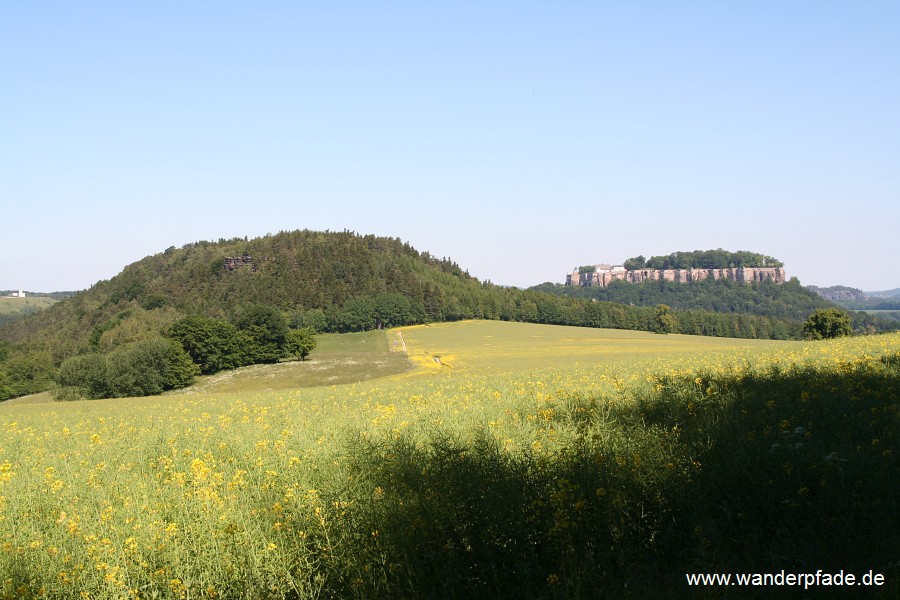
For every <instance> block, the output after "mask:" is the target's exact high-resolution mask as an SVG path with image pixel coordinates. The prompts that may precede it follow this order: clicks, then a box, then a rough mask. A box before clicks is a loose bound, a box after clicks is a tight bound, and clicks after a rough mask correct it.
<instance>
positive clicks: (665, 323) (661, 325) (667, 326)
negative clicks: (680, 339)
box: [653, 304, 678, 333]
mask: <svg viewBox="0 0 900 600" xmlns="http://www.w3.org/2000/svg"><path fill="white" fill-rule="evenodd" d="M653 330H654V331H655V332H656V333H675V332H676V331H678V318H677V317H676V316H675V315H674V314H672V308H671V307H670V306H668V305H666V304H658V305H657V306H656V314H655V315H654V318H653Z"/></svg>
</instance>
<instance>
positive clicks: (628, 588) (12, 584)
mask: <svg viewBox="0 0 900 600" xmlns="http://www.w3.org/2000/svg"><path fill="white" fill-rule="evenodd" d="M398 335H399V339H398ZM592 336H593V337H592ZM604 336H606V337H604ZM618 336H621V337H618ZM504 337H505V338H507V339H503V338H504ZM395 339H397V341H398V344H396V345H395V344H394V343H393V342H394V340H395ZM400 339H402V341H403V342H404V343H405V344H406V346H407V348H408V352H409V355H410V357H411V358H412V359H413V360H415V361H417V362H418V363H419V364H421V365H422V367H421V368H419V369H417V370H415V371H412V372H405V373H402V374H396V375H393V376H391V377H388V378H382V379H378V380H373V381H369V382H363V383H358V384H348V385H334V386H326V387H318V388H309V389H300V390H287V389H271V390H270V391H251V390H250V388H249V387H248V389H247V390H243V391H235V392H232V393H225V392H219V393H214V394H207V393H193V394H185V395H177V396H176V395H170V396H162V397H156V398H141V399H123V400H101V401H90V402H87V401H85V402H79V403H71V404H60V403H57V404H52V405H48V404H43V405H31V406H29V405H18V406H4V407H0V573H2V579H0V597H52V598H70V597H73V596H75V597H77V594H79V593H81V594H82V595H84V597H92V598H121V597H141V598H153V597H156V598H267V597H272V598H281V597H289V598H353V597H358V598H375V597H379V598H381V597H386V598H390V597H395V598H441V597H444V598H471V597H485V598H488V597H491V598H493V597H509V598H529V597H542V598H596V597H604V596H611V597H662V596H669V597H671V596H673V595H674V596H678V595H701V596H705V597H711V598H717V597H728V593H727V592H733V591H734V590H731V589H727V588H706V589H701V588H688V587H687V585H686V583H685V573H686V572H778V571H779V570H781V569H785V570H787V571H789V572H807V571H809V570H812V571H813V572H815V571H816V569H825V570H832V571H837V570H840V569H844V570H846V571H856V572H860V573H862V572H866V571H868V570H869V569H872V570H874V571H875V572H876V573H882V574H884V576H885V578H886V585H885V586H884V587H883V588H879V589H877V590H874V592H876V594H879V593H880V594H883V595H885V597H888V596H890V595H896V594H897V593H898V590H900V587H898V581H900V573H898V564H900V551H898V548H900V517H898V515H900V510H898V509H900V506H898V497H900V484H898V482H900V463H898V461H897V456H898V452H900V447H898V446H900V441H898V434H900V423H898V412H897V399H898V396H900V393H898V390H900V335H896V334H894V335H888V336H872V337H866V338H854V339H847V340H842V341H837V342H815V343H805V344H801V343H789V344H785V343H771V342H768V343H750V342H746V341H738V340H715V341H714V342H715V343H713V344H712V345H711V342H712V341H711V340H709V339H707V338H690V337H687V336H653V335H647V334H634V333H631V334H630V335H629V333H627V332H609V331H605V332H604V331H602V330H600V331H597V330H593V333H591V330H578V329H575V328H565V327H560V328H555V327H539V326H532V325H521V324H512V323H490V324H484V323H481V322H473V323H461V324H447V325H442V326H437V327H431V328H427V327H420V328H408V329H404V330H402V332H398V331H391V332H388V334H387V338H386V345H387V347H388V349H392V348H395V347H397V346H399V345H400V344H399V341H400ZM379 343H380V342H379ZM731 343H734V345H731ZM617 344H618V349H617V350H616V351H615V352H611V351H610V350H612V349H613V348H616V345H617ZM717 344H721V345H717ZM629 349H630V350H629ZM435 356H437V357H438V359H439V361H435V360H434V359H435ZM517 357H518V358H517ZM426 366H427V368H426ZM742 591H744V593H743V594H735V595H734V596H735V597H745V596H746V591H747V590H742ZM757 591H758V592H760V594H759V595H760V596H761V597H771V596H772V595H773V594H772V592H773V590H772V589H766V588H760V589H759V590H757ZM775 591H776V594H774V595H779V594H777V592H778V591H779V590H775ZM820 591H821V590H820ZM825 591H826V592H827V591H834V590H825ZM836 591H842V590H836ZM843 591H846V590H843ZM872 591H873V590H868V592H869V593H871V592H872ZM782 595H783V594H782ZM816 595H818V592H817V593H816Z"/></svg>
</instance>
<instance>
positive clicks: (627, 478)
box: [332, 355, 900, 598]
mask: <svg viewBox="0 0 900 600" xmlns="http://www.w3.org/2000/svg"><path fill="white" fill-rule="evenodd" d="M657 384H658V385H657V386H656V387H655V389H653V390H652V391H650V392H646V393H643V394H641V395H640V396H639V397H635V398H633V400H634V401H633V402H631V403H625V406H624V407H623V403H621V402H619V403H617V404H616V405H615V406H613V405H611V404H609V403H607V402H606V401H604V400H602V399H601V400H598V399H583V400H572V399H569V400H568V402H567V403H566V407H567V408H566V410H561V411H559V412H558V413H557V414H556V416H554V419H556V426H557V427H558V428H559V429H560V431H568V432H570V435H571V438H570V440H568V441H567V443H566V444H564V446H563V447H564V448H565V450H564V451H560V452H557V453H554V454H551V455H548V454H545V453H540V452H538V451H536V450H532V449H529V450H527V451H521V450H520V451H509V450H507V449H506V448H505V447H504V444H503V443H502V442H501V441H498V440H495V439H494V438H493V437H492V436H491V435H490V433H481V434H476V435H475V436H474V438H469V439H468V440H465V441H464V440H462V439H460V438H457V437H454V436H451V435H445V434H442V433H440V432H436V433H433V434H432V435H431V436H430V438H429V439H428V440H427V441H425V442H423V441H421V440H414V439H412V438H411V437H401V438H399V439H396V440H389V441H382V442H379V443H373V442H354V443H353V445H352V447H351V448H350V452H349V455H350V465H349V466H350V470H351V473H352V474H353V476H354V479H355V480H356V481H357V482H359V483H362V484H363V485H359V487H357V488H356V489H358V490H362V489H364V490H366V491H365V493H359V494H357V497H355V498H353V502H352V504H351V505H352V507H353V509H352V510H351V519H349V520H347V521H345V523H346V525H347V527H349V529H348V530H345V531H344V535H345V537H344V540H345V542H346V543H347V544H348V546H346V547H345V552H346V555H347V556H352V557H353V558H352V561H348V562H346V563H343V566H342V567H341V568H342V569H344V571H343V573H341V574H340V575H339V576H337V577H336V578H334V579H332V581H333V582H335V583H336V585H337V586H338V587H339V588H341V589H335V590H334V592H335V593H336V594H337V595H340V596H343V597H348V596H357V597H380V598H385V597H394V598H599V597H613V598H618V597H653V598H657V597H677V596H690V597H709V598H727V597H741V598H743V597H748V596H749V597H773V596H775V597H785V596H787V597H793V596H792V594H797V595H798V597H807V596H812V597H823V595H825V596H828V595H830V594H834V595H837V596H840V597H847V592H848V591H850V590H848V589H847V588H840V587H827V588H826V587H819V588H816V589H813V590H808V591H806V592H804V591H803V589H802V588H800V589H799V590H798V589H797V588H794V589H787V588H783V587H782V588H772V587H768V588H767V587H758V588H734V587H731V588H726V587H707V588H698V587H693V588H692V587H689V586H688V585H687V583H686V577H685V574H686V573H773V574H777V573H780V572H781V571H782V570H784V571H785V572H786V573H808V572H812V573H815V572H816V571H817V570H819V569H822V570H823V571H824V572H828V573H836V572H838V571H841V570H843V571H844V572H845V573H855V574H857V577H860V576H861V575H862V574H865V573H868V572H869V570H870V569H871V570H873V571H874V573H881V574H883V576H884V578H885V582H886V583H885V585H884V586H882V587H879V588H868V589H865V590H861V589H859V588H857V590H858V591H860V592H863V591H864V592H865V595H866V596H867V597H896V596H897V595H898V592H900V568H898V565H900V510H898V509H900V506H898V497H900V470H898V465H900V463H898V452H900V447H898V446H900V443H898V435H900V426H898V412H897V399H898V395H900V356H896V355H895V356H893V357H889V358H885V359H882V360H874V359H868V358H867V359H863V360H859V361H856V362H854V363H851V364H845V365H841V366H839V367H835V368H830V369H823V368H812V367H810V368H800V367H797V368H791V369H787V370H778V369H771V370H767V371H761V372H756V373H751V374H749V375H732V376H722V375H719V376H706V375H702V374H701V375H699V376H695V377H694V378H681V379H660V380H658V382H657ZM617 407H618V408H617ZM338 581H340V582H341V583H337V582H338ZM738 592H740V593H738Z"/></svg>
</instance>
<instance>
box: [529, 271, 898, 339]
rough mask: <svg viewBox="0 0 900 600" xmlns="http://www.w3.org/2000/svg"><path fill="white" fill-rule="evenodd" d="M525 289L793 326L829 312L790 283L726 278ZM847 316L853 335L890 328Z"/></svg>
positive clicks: (883, 322) (865, 317) (822, 303)
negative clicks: (771, 320) (756, 318)
mask: <svg viewBox="0 0 900 600" xmlns="http://www.w3.org/2000/svg"><path fill="white" fill-rule="evenodd" d="M530 289H531V290H532V291H540V292H546V293H550V294H556V295H558V296H566V297H571V298H581V299H589V300H596V301H603V302H616V303H622V304H628V305H633V306H657V305H659V304H665V305H667V306H670V307H672V308H673V309H675V310H681V311H683V310H700V311H712V312H718V313H732V314H743V315H757V316H762V317H770V318H774V319H783V320H787V321H793V322H795V323H797V322H801V321H805V320H806V319H807V318H808V317H809V315H810V314H811V313H813V312H814V311H815V310H816V309H820V308H833V307H835V304H834V303H832V302H830V301H828V300H826V299H824V298H822V297H821V296H820V295H818V294H816V293H815V292H814V291H812V290H810V289H809V288H805V287H803V286H802V285H801V284H800V282H799V281H797V279H796V278H792V279H790V280H789V281H786V282H785V283H783V284H777V283H773V282H771V281H763V282H759V283H751V284H747V283H743V282H735V281H731V280H728V279H719V280H713V279H707V280H703V281H697V282H692V283H675V282H673V281H664V280H657V281H645V282H643V283H628V282H625V281H613V282H612V283H610V284H609V285H608V286H607V287H599V286H587V287H580V286H574V287H573V286H564V285H560V284H555V283H543V284H541V285H538V286H535V287H532V288H530ZM852 317H853V326H854V329H856V330H858V331H863V330H866V329H871V328H875V329H877V330H892V329H894V328H895V327H896V326H895V324H892V323H891V322H889V321H887V320H885V319H879V318H877V317H873V316H871V315H866V314H865V313H855V314H853V315H852Z"/></svg>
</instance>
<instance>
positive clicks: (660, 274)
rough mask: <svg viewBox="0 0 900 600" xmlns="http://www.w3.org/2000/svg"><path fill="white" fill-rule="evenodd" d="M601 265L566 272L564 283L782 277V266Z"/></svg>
mask: <svg viewBox="0 0 900 600" xmlns="http://www.w3.org/2000/svg"><path fill="white" fill-rule="evenodd" d="M603 266H604V265H601V266H600V267H599V268H597V269H596V270H594V271H590V272H587V273H579V272H578V271H577V270H576V271H573V272H572V273H570V274H568V275H566V285H580V286H592V285H598V286H600V287H606V286H608V285H609V284H610V283H612V282H613V281H617V280H618V281H627V282H629V283H642V282H644V281H659V280H664V281H674V282H675V283H690V282H692V281H702V280H704V279H730V280H731V281H740V282H743V283H752V282H754V281H757V282H761V281H766V280H771V281H774V282H775V283H784V282H785V280H786V276H785V271H784V267H742V268H731V269H636V270H625V269H622V268H616V267H611V268H608V269H604V268H602V267H603Z"/></svg>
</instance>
